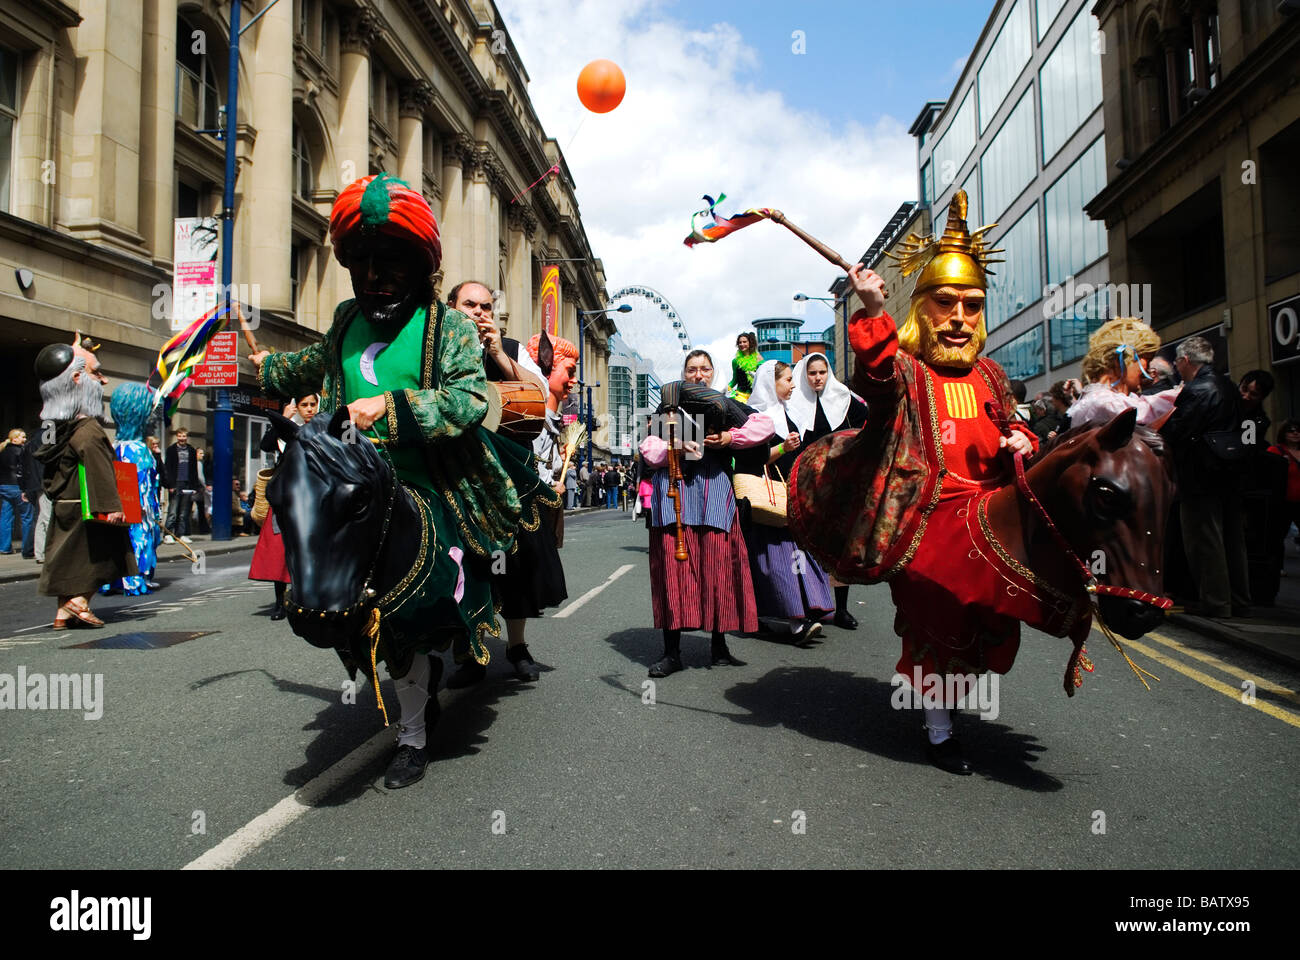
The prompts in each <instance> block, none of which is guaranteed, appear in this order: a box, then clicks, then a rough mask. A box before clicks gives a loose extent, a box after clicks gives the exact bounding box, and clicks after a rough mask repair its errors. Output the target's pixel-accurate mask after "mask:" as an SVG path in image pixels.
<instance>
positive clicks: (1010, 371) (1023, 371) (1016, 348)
mask: <svg viewBox="0 0 1300 960" xmlns="http://www.w3.org/2000/svg"><path fill="white" fill-rule="evenodd" d="M989 358H990V359H992V360H994V361H995V362H997V363H999V364H1001V366H1002V369H1003V370H1005V371H1006V372H1007V376H1008V377H1009V378H1010V379H1012V380H1029V379H1032V378H1033V377H1037V376H1041V375H1042V374H1044V373H1046V372H1047V369H1046V368H1045V367H1044V366H1043V325H1042V324H1041V323H1039V324H1036V325H1035V326H1034V327H1033V329H1031V330H1027V331H1025V332H1024V333H1022V334H1021V335H1020V336H1018V337H1016V339H1014V340H1012V341H1011V342H1010V343H1004V344H1003V345H1002V346H1000V347H998V348H996V349H994V350H990V351H989Z"/></svg>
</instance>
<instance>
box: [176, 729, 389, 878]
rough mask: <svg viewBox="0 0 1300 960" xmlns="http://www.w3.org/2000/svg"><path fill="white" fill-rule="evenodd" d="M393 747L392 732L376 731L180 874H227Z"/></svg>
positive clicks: (187, 865)
mask: <svg viewBox="0 0 1300 960" xmlns="http://www.w3.org/2000/svg"><path fill="white" fill-rule="evenodd" d="M392 746H393V730H392V729H384V730H380V731H379V732H378V733H376V734H375V735H374V736H373V737H371V738H370V739H369V740H367V741H366V742H365V743H363V744H362V745H361V746H359V747H357V748H356V749H355V750H353V751H352V752H351V753H349V754H348V755H347V756H346V757H344V758H343V759H342V760H340V761H338V762H337V763H335V764H334V765H333V766H331V767H328V768H327V769H325V770H323V771H321V773H319V774H318V775H317V776H316V777H314V778H313V779H311V780H310V781H308V782H307V783H305V784H303V785H302V786H301V787H299V788H298V789H297V790H296V791H294V793H292V794H290V795H289V796H287V797H285V798H284V799H283V800H281V801H280V802H279V803H277V804H276V805H275V806H274V807H272V808H271V809H270V810H268V811H266V812H265V813H263V814H261V815H259V816H257V817H254V818H253V819H252V820H250V821H249V822H248V823H246V824H244V826H242V827H240V828H239V829H238V830H236V831H235V832H234V833H232V834H231V835H230V836H228V837H226V839H224V840H222V841H221V842H220V843H219V844H217V845H216V846H215V847H213V848H212V849H211V850H209V851H207V853H204V854H203V855H202V856H199V857H197V858H195V859H194V860H191V861H190V862H189V863H187V864H186V865H185V866H184V867H183V868H182V869H184V870H229V869H230V868H231V867H233V866H235V865H236V864H237V863H239V861H241V860H243V859H244V858H245V857H247V856H248V855H249V854H251V853H252V852H253V851H255V850H256V849H257V848H258V847H260V846H262V844H264V843H266V842H267V841H268V840H271V839H274V838H275V837H276V836H277V835H278V834H280V833H282V832H283V831H284V830H285V829H286V828H287V827H289V826H290V825H291V824H292V823H293V822H294V821H296V820H297V819H298V818H299V817H301V816H302V815H303V814H304V813H306V812H307V811H308V810H310V809H311V808H312V807H314V806H316V805H317V804H318V803H320V801H321V800H323V799H325V797H326V796H328V795H329V793H330V792H331V791H333V790H334V789H335V788H336V787H337V786H338V785H339V784H341V783H343V782H344V781H345V780H347V779H348V778H349V777H352V776H354V775H355V774H356V773H357V771H358V770H361V769H363V768H364V767H365V766H366V765H367V764H369V763H371V762H373V761H374V760H375V759H376V758H377V757H379V756H380V755H382V754H383V753H384V752H385V751H387V750H391V749H392Z"/></svg>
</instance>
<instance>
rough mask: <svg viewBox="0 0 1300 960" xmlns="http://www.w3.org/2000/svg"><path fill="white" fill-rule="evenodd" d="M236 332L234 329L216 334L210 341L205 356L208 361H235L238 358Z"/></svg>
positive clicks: (206, 361)
mask: <svg viewBox="0 0 1300 960" xmlns="http://www.w3.org/2000/svg"><path fill="white" fill-rule="evenodd" d="M235 349H236V348H235V332H234V331H233V330H228V331H225V332H224V333H218V334H215V335H214V336H213V337H212V339H211V340H209V341H208V352H207V354H206V355H205V356H204V358H203V362H204V363H205V364H208V363H234V362H235V361H236V360H237V359H239V358H238V356H237V355H236V353H235Z"/></svg>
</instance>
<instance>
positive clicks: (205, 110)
mask: <svg viewBox="0 0 1300 960" xmlns="http://www.w3.org/2000/svg"><path fill="white" fill-rule="evenodd" d="M208 40H209V37H208V31H205V30H199V29H198V28H196V27H195V26H194V25H193V24H191V23H190V22H189V21H188V20H186V19H185V18H184V17H177V18H176V116H178V117H180V118H181V119H182V120H184V121H185V122H186V123H188V124H189V125H190V126H192V127H194V128H195V129H197V130H210V129H212V128H214V127H216V126H217V123H218V116H217V113H218V111H217V104H218V101H219V99H220V95H219V93H218V90H217V78H216V74H215V73H214V71H213V69H212V58H211V51H209V50H208Z"/></svg>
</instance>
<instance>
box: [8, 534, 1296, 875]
mask: <svg viewBox="0 0 1300 960" xmlns="http://www.w3.org/2000/svg"><path fill="white" fill-rule="evenodd" d="M645 544H646V534H645V530H644V528H643V527H642V526H641V525H640V524H639V523H635V522H633V521H631V520H630V519H629V518H628V515H627V514H623V513H617V512H615V513H614V514H606V513H594V514H588V515H583V516H580V517H576V518H572V519H571V520H570V525H569V531H568V535H567V542H566V545H565V548H564V550H563V556H564V560H565V565H566V575H567V578H568V586H569V597H570V599H569V602H568V606H567V607H566V609H565V610H562V611H561V613H567V614H568V615H567V616H563V617H561V618H548V619H546V620H543V621H536V622H533V623H532V624H531V625H530V627H529V631H530V646H531V647H532V649H533V651H534V654H535V655H536V656H537V658H538V659H539V660H540V661H544V662H545V663H546V664H547V665H549V667H550V668H551V669H550V670H548V671H547V672H546V673H544V674H543V676H542V678H541V680H540V681H539V682H537V683H536V684H531V685H519V684H516V683H515V682H513V681H512V680H510V679H508V676H509V669H508V668H509V664H508V663H506V661H505V657H504V654H503V648H501V647H498V648H496V649H495V650H494V659H493V662H492V664H491V665H490V667H489V676H488V679H487V680H486V681H485V682H484V683H483V684H481V685H479V686H478V687H476V688H473V689H471V690H467V691H446V690H443V691H442V692H441V693H440V697H441V702H442V704H443V716H442V720H441V721H440V723H439V725H438V727H437V728H436V731H435V732H434V734H433V736H432V739H431V744H432V747H433V750H434V754H435V760H434V762H433V763H432V764H431V765H430V767H429V770H428V774H427V775H426V777H425V779H424V780H423V781H422V782H421V783H419V784H417V785H415V786H413V787H410V788H407V789H405V790H399V791H387V790H385V789H384V788H383V771H384V767H385V765H386V763H387V760H388V757H389V755H390V753H391V749H392V748H391V742H392V739H393V738H394V736H395V734H394V733H393V731H391V730H390V731H383V724H382V719H381V717H380V714H379V712H378V710H377V709H376V707H375V701H374V696H373V693H372V692H371V691H370V690H369V689H368V688H365V687H362V689H361V690H360V691H359V692H358V693H357V695H356V697H355V702H345V700H346V699H348V698H347V697H346V696H345V693H344V691H343V688H342V684H343V681H344V680H345V679H346V674H345V673H344V672H343V670H342V668H341V666H340V665H339V664H338V662H337V659H336V658H335V657H334V655H333V654H332V653H330V652H328V651H322V650H317V649H314V648H312V647H310V646H308V645H307V644H306V643H305V642H303V641H301V640H299V639H298V638H296V637H295V636H293V635H292V633H291V632H290V631H289V629H288V627H287V625H286V624H284V623H271V622H270V621H269V620H268V619H267V613H268V612H269V604H270V601H271V588H270V586H269V585H266V584H258V583H250V582H249V581H247V580H246V579H245V574H246V568H247V562H248V558H249V554H248V553H246V552H245V553H236V554H232V555H229V556H225V557H213V558H211V559H210V560H209V562H208V564H207V567H206V569H205V570H204V571H202V572H194V571H192V569H191V567H190V566H189V564H187V563H170V564H167V565H165V566H164V567H163V569H162V575H161V577H160V579H162V580H163V582H164V584H165V589H164V590H162V591H161V592H159V593H157V594H156V595H153V596H150V597H144V598H121V597H119V598H106V599H102V600H101V601H100V602H99V603H98V604H97V606H96V609H97V611H98V612H99V613H100V614H101V616H104V617H105V618H106V619H108V618H110V617H111V618H112V622H111V623H110V625H109V627H107V628H106V629H104V630H100V631H81V632H68V633H58V634H56V633H53V632H51V631H49V630H48V629H46V628H44V627H42V626H41V625H42V624H45V623H48V620H49V619H50V618H51V616H52V614H53V602H52V601H50V600H48V599H46V598H40V597H37V596H36V595H35V584H34V583H30V582H27V583H16V584H8V585H4V586H0V609H2V610H4V611H5V615H4V617H3V620H2V621H0V674H8V675H11V676H16V674H17V671H18V670H19V669H20V668H22V669H24V670H25V672H26V673H27V675H28V676H31V675H34V674H38V673H39V674H45V675H49V674H67V673H71V672H73V671H77V672H84V673H89V674H92V675H94V674H99V675H101V676H102V678H103V702H102V716H100V717H98V718H97V719H86V718H85V713H86V711H85V710H81V711H74V710H48V709H47V710H17V709H0V784H2V785H3V791H4V796H5V803H4V804H3V807H2V808H0V867H6V868H30V867H45V868H48V867H64V868H74V869H84V868H100V867H127V868H139V867H153V868H179V867H183V866H185V865H187V864H191V863H195V864H196V865H206V866H235V867H240V868H258V867H263V868H264V867H291V868H328V867H341V868H355V867H385V868H387V867H403V866H414V867H440V866H472V867H596V868H602V867H604V868H636V867H646V866H650V867H746V868H768V867H869V868H888V867H994V868H996V867H1044V868H1076V867H1085V868H1086V867H1128V868H1158V869H1170V868H1172V869H1188V868H1208V867H1218V868H1224V867H1228V868H1233V867H1240V868H1250V867H1291V866H1294V864H1295V862H1296V861H1297V857H1298V856H1300V814H1297V806H1296V803H1295V797H1296V796H1297V795H1298V794H1300V764H1297V760H1298V759H1300V751H1298V750H1297V743H1298V742H1300V696H1298V695H1297V694H1296V693H1295V691H1297V690H1300V676H1297V675H1296V672H1295V671H1292V670H1288V669H1287V668H1285V667H1280V666H1277V665H1275V664H1272V663H1270V662H1268V661H1264V660H1259V659H1256V658H1254V657H1252V656H1251V655H1249V654H1246V653H1243V652H1241V651H1238V650H1235V649H1232V648H1228V647H1223V646H1220V645H1218V644H1216V643H1215V642H1214V641H1211V640H1208V639H1204V638H1201V637H1198V636H1195V635H1193V634H1189V633H1185V632H1182V631H1179V630H1178V629H1176V628H1172V627H1166V628H1164V629H1162V630H1160V631H1158V633H1159V635H1160V639H1158V640H1157V639H1153V638H1151V637H1148V638H1146V639H1144V640H1143V641H1142V642H1141V643H1140V644H1135V645H1134V648H1133V649H1132V650H1131V652H1132V653H1133V654H1134V656H1135V659H1137V660H1138V662H1139V663H1141V664H1142V665H1143V666H1145V667H1146V668H1147V669H1150V670H1151V671H1152V672H1153V673H1155V674H1156V675H1158V676H1159V677H1161V680H1162V682H1161V683H1159V684H1157V685H1154V689H1153V690H1152V691H1150V692H1147V691H1146V690H1144V689H1143V688H1142V686H1141V685H1140V684H1139V683H1138V682H1137V680H1136V679H1135V678H1134V677H1133V675H1132V674H1131V673H1130V671H1129V670H1128V668H1127V667H1126V666H1125V665H1124V663H1123V662H1122V660H1121V659H1120V658H1119V657H1118V655H1117V654H1115V653H1114V651H1113V650H1111V649H1110V648H1109V647H1108V646H1107V645H1106V644H1105V642H1104V641H1103V640H1101V638H1100V637H1099V636H1095V637H1094V640H1093V642H1092V643H1090V645H1089V650H1090V652H1091V653H1092V655H1093V658H1094V660H1095V661H1096V663H1097V671H1096V673H1094V674H1092V675H1089V676H1087V677H1086V679H1085V684H1084V687H1083V689H1082V690H1081V691H1080V692H1079V693H1078V694H1077V695H1076V696H1075V697H1074V698H1072V699H1071V698H1067V697H1066V696H1065V695H1064V693H1063V692H1062V691H1061V685H1060V678H1061V673H1062V671H1063V668H1064V665H1065V660H1066V656H1067V654H1068V643H1067V641H1065V640H1060V639H1055V638H1050V637H1046V636H1043V635H1041V634H1037V633H1034V632H1032V631H1026V635H1025V638H1024V641H1023V643H1022V646H1021V652H1020V656H1019V658H1018V660H1017V662H1016V667H1015V669H1014V670H1013V671H1012V673H1011V674H1009V675H1008V676H1006V677H1005V678H1002V680H1001V683H1000V687H999V694H1000V696H999V700H998V708H999V715H998V716H997V718H996V719H990V720H986V719H979V718H978V717H977V716H976V715H975V714H973V713H970V714H966V715H963V717H962V724H961V733H962V738H963V741H964V742H965V744H966V751H967V755H968V757H969V758H970V759H971V760H972V762H973V763H974V764H975V766H976V769H977V774H976V775H975V776H973V777H967V778H956V777H952V776H949V775H947V774H944V773H942V772H940V771H938V770H936V769H934V768H932V767H930V766H929V765H928V763H927V762H926V759H925V754H924V752H923V749H922V740H921V736H922V735H921V732H920V717H919V714H918V713H917V712H916V711H913V710H896V709H893V708H892V707H891V705H890V695H891V693H892V692H893V689H892V687H891V685H890V678H891V676H892V674H893V666H894V662H895V661H896V659H897V657H898V640H897V639H896V638H895V637H894V635H893V633H892V621H893V611H892V607H891V605H890V602H889V594H888V590H887V588H885V587H855V588H854V589H853V593H852V597H853V599H854V601H855V602H854V612H855V613H856V615H857V617H858V618H859V620H861V621H862V625H861V627H860V628H859V629H858V630H857V631H856V632H852V633H850V632H846V631H842V630H838V629H835V628H833V627H827V628H826V634H825V637H824V642H822V643H821V644H819V645H817V646H815V647H813V648H812V649H806V650H804V649H796V648H793V647H790V646H788V645H785V644H782V643H779V642H776V641H772V640H763V639H747V638H743V637H734V638H732V639H731V647H732V650H733V652H735V653H736V654H737V655H738V656H739V657H740V658H741V659H743V660H745V661H747V663H746V665H745V666H742V667H728V668H712V667H707V666H704V664H706V663H707V657H708V637H707V636H706V635H704V634H688V635H687V636H686V637H685V638H684V639H683V648H684V653H685V659H686V661H687V663H688V666H689V669H687V670H686V671H684V672H683V673H680V674H676V675H674V676H672V677H669V678H666V679H664V680H660V681H657V683H656V685H655V686H654V688H653V698H651V697H650V696H648V695H647V693H648V691H647V689H646V688H644V687H643V684H644V682H645V681H646V667H647V665H648V664H649V663H651V662H653V661H654V660H655V659H657V658H658V656H659V654H660V638H659V635H658V634H657V633H656V632H655V631H654V630H653V629H652V628H651V614H650V601H649V588H648V565H647V557H646V550H645ZM602 585H603V587H602ZM598 588H599V589H598ZM593 590H598V592H596V593H595V594H594V595H592V596H590V597H589V598H588V599H587V600H586V602H584V603H581V604H580V605H575V603H576V601H578V600H579V598H582V597H583V596H584V595H586V594H588V592H589V591H593ZM168 632H181V633H182V634H183V633H187V632H188V633H198V634H203V635H202V636H198V637H196V638H194V639H189V640H186V641H185V642H181V643H177V644H175V645H172V646H165V647H158V648H149V647H147V646H146V645H147V644H148V643H150V642H151V641H157V640H158V637H157V636H155V635H156V634H159V633H168ZM136 633H139V634H144V636H143V637H136V638H131V637H129V636H126V637H125V638H124V635H128V634H136ZM115 637H116V638H118V639H117V640H116V641H113V639H112V638H115ZM123 638H124V639H123ZM173 639H175V638H173ZM87 641H100V642H103V641H109V644H108V646H105V647H99V648H91V649H84V648H75V647H73V645H74V644H80V643H85V642H87ZM114 642H115V643H116V644H117V645H118V646H119V647H125V648H120V649H113V648H111V647H112V645H113V644H114ZM133 644H134V646H132V645H133ZM1139 648H1141V649H1139ZM1143 651H1150V652H1152V653H1154V654H1155V655H1156V656H1155V657H1152V656H1147V655H1145V654H1144V652H1143ZM1243 683H1248V684H1253V685H1254V687H1253V689H1254V694H1255V701H1254V703H1253V704H1246V703H1243V702H1242V684H1243ZM384 689H385V694H386V696H387V698H388V701H389V703H390V705H395V699H394V698H393V697H392V696H391V684H386V685H385V688H384ZM650 699H653V702H652V703H650V702H646V701H648V700H650ZM83 706H84V705H83ZM92 712H93V711H92ZM1103 826H1104V831H1103V830H1102V829H1100V828H1101V827H1103Z"/></svg>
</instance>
